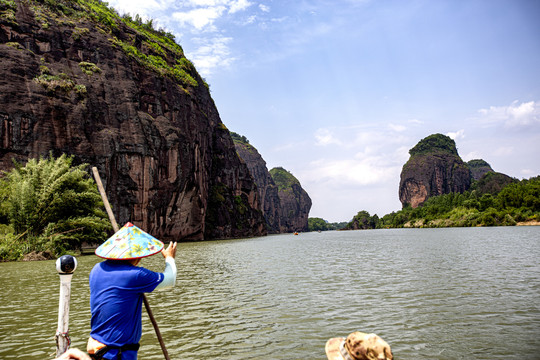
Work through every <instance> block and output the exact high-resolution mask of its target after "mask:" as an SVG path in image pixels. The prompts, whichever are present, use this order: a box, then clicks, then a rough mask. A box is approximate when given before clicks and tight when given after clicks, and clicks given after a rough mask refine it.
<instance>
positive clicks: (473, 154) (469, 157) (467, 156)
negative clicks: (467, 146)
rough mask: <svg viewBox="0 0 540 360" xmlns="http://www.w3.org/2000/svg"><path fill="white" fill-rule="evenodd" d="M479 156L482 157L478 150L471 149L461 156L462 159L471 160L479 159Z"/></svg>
mask: <svg viewBox="0 0 540 360" xmlns="http://www.w3.org/2000/svg"><path fill="white" fill-rule="evenodd" d="M481 158H482V154H480V152H478V151H471V152H469V153H467V154H465V155H464V156H463V157H462V159H463V161H471V160H474V159H481Z"/></svg>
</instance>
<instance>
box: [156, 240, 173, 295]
mask: <svg viewBox="0 0 540 360" xmlns="http://www.w3.org/2000/svg"><path fill="white" fill-rule="evenodd" d="M161 255H163V257H164V258H165V270H164V271H163V281H162V282H161V283H159V285H158V286H156V289H155V290H161V289H167V288H170V287H173V286H174V285H175V284H176V263H175V261H174V258H175V257H176V241H175V242H171V243H169V246H168V247H167V248H166V249H163V250H161Z"/></svg>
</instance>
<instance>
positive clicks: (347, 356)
mask: <svg viewBox="0 0 540 360" xmlns="http://www.w3.org/2000/svg"><path fill="white" fill-rule="evenodd" d="M325 350H326V356H327V357H328V360H392V359H393V355H392V350H391V349H390V346H389V345H388V344H387V343H386V341H384V340H383V339H381V338H380V337H379V336H377V335H375V334H366V333H363V332H360V331H355V332H353V333H352V334H349V336H347V338H346V339H345V338H332V339H330V340H328V341H327V342H326V348H325Z"/></svg>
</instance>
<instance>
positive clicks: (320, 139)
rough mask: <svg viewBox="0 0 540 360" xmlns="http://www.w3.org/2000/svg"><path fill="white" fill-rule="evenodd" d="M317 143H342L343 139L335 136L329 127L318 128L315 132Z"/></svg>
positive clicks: (320, 144) (323, 144)
mask: <svg viewBox="0 0 540 360" xmlns="http://www.w3.org/2000/svg"><path fill="white" fill-rule="evenodd" d="M315 144H316V145H319V146H326V145H331V144H337V145H340V144H341V141H339V139H338V138H336V137H335V136H334V134H333V133H332V131H331V130H329V129H317V131H316V132H315Z"/></svg>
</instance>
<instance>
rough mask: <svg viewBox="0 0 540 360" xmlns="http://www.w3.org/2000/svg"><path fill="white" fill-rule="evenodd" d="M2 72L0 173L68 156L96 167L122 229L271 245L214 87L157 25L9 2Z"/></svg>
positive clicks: (101, 8)
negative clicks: (252, 239)
mask: <svg viewBox="0 0 540 360" xmlns="http://www.w3.org/2000/svg"><path fill="white" fill-rule="evenodd" d="M0 63H1V64H2V66H1V67H0V105H1V107H0V142H1V143H2V151H1V152H0V170H5V171H9V170H10V169H11V168H13V161H12V160H15V161H17V162H18V163H21V164H24V163H26V162H27V161H29V160H30V159H39V158H40V157H43V156H47V155H48V154H49V153H52V154H53V155H54V156H56V157H59V156H60V155H61V154H68V155H69V156H73V163H74V164H83V163H87V164H91V165H92V166H96V167H97V168H98V170H99V172H100V174H101V177H102V181H103V183H104V186H105V189H106V192H107V196H108V198H109V201H110V203H111V206H112V208H113V211H114V213H115V217H116V219H117V221H118V223H120V224H123V223H125V222H127V221H130V222H132V223H134V224H136V225H137V226H140V227H141V228H143V229H145V230H146V231H148V232H149V233H151V234H152V235H153V236H155V237H157V238H159V239H160V240H164V241H169V240H208V239H222V238H237V237H249V236H262V235H265V234H266V227H265V222H264V218H263V216H262V211H261V207H260V199H259V195H258V193H257V187H256V185H255V183H254V181H253V178H252V177H251V175H250V173H249V170H248V168H247V166H246V165H245V164H244V163H243V162H242V161H241V160H240V159H239V158H238V156H237V154H236V150H235V146H234V143H233V141H232V139H231V136H230V134H229V131H228V130H227V128H226V126H225V125H224V124H223V122H222V121H221V119H220V117H219V113H218V111H217V108H216V106H215V103H214V101H213V99H212V97H211V95H210V91H209V88H208V86H207V85H206V83H205V81H204V79H203V78H202V77H201V76H200V75H199V74H198V72H197V71H196V69H195V67H194V66H193V64H192V63H191V62H190V61H189V60H188V59H187V58H186V57H185V55H184V52H183V50H182V47H181V46H180V45H178V44H177V43H176V42H175V39H174V36H173V35H172V34H170V33H167V32H166V31H164V30H162V29H155V27H154V23H153V21H152V20H148V21H143V20H142V19H141V18H140V16H138V15H130V14H126V15H122V16H121V15H119V14H118V13H117V12H116V11H115V10H113V9H111V8H109V7H108V4H107V3H105V2H102V1H98V0H57V1H49V0H14V1H10V0H2V1H0ZM29 104H31V106H29Z"/></svg>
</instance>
